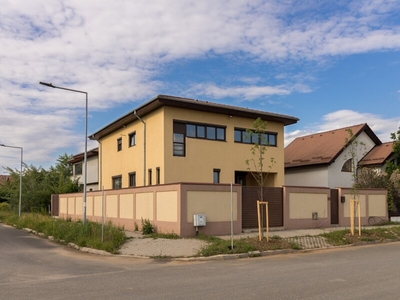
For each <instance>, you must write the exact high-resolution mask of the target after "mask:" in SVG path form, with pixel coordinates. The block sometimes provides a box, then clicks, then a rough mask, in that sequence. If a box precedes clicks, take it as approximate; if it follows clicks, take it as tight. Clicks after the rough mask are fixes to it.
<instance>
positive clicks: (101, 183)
mask: <svg viewBox="0 0 400 300" xmlns="http://www.w3.org/2000/svg"><path fill="white" fill-rule="evenodd" d="M97 142H98V143H99V144H100V147H99V150H100V151H99V152H100V153H99V154H100V155H99V164H98V168H99V186H98V188H99V190H103V177H102V176H103V172H102V170H103V169H102V166H103V163H102V162H103V159H102V157H103V145H102V144H101V142H100V140H98V141H97Z"/></svg>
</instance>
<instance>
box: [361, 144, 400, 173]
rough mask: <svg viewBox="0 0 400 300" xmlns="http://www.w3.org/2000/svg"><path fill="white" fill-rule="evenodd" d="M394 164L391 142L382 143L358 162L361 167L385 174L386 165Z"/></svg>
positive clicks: (394, 158)
mask: <svg viewBox="0 0 400 300" xmlns="http://www.w3.org/2000/svg"><path fill="white" fill-rule="evenodd" d="M388 162H391V163H393V164H396V157H395V154H394V152H393V142H387V143H383V144H382V145H378V146H376V147H374V148H373V149H372V150H371V151H369V152H368V153H367V154H366V155H365V156H364V157H363V159H361V160H360V162H359V165H360V166H361V167H366V168H372V169H375V170H377V171H380V172H385V170H386V166H387V163H388Z"/></svg>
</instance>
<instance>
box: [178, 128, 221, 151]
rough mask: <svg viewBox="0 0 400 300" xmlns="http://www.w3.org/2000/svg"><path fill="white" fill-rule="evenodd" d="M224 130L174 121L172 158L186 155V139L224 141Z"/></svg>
mask: <svg viewBox="0 0 400 300" xmlns="http://www.w3.org/2000/svg"><path fill="white" fill-rule="evenodd" d="M225 131H226V128H225V127H222V126H219V125H212V124H199V123H191V122H185V121H174V135H173V139H174V146H173V147H174V149H173V152H174V156H185V155H186V149H185V148H186V147H185V146H186V138H187V137H188V138H197V139H206V140H215V141H225Z"/></svg>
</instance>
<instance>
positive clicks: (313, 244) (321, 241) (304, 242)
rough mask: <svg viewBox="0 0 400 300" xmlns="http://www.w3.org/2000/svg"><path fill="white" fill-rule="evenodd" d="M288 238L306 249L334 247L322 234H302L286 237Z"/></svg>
mask: <svg viewBox="0 0 400 300" xmlns="http://www.w3.org/2000/svg"><path fill="white" fill-rule="evenodd" d="M286 240H287V241H288V242H293V243H296V244H298V245H299V246H300V247H301V248H302V249H304V250H306V249H318V248H329V247H332V246H331V245H329V244H328V243H327V242H326V239H325V238H324V237H322V236H300V237H291V238H286Z"/></svg>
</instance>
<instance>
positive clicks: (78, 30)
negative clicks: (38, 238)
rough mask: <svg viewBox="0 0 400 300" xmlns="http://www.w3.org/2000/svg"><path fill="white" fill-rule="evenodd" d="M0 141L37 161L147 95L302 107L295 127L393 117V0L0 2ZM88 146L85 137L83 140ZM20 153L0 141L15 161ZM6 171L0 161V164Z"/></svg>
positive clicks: (381, 122)
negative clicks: (86, 110)
mask: <svg viewBox="0 0 400 300" xmlns="http://www.w3.org/2000/svg"><path fill="white" fill-rule="evenodd" d="M0 7H1V9H0V41H1V47H0V112H1V117H0V144H5V145H11V146H17V147H22V148H23V161H24V163H26V164H27V165H34V166H36V167H43V168H48V167H49V166H51V165H54V164H55V163H56V161H57V158H58V157H59V156H60V155H63V154H65V153H66V154H69V155H70V154H77V153H81V152H83V151H84V141H85V131H84V129H85V95H84V94H80V93H74V92H69V91H64V90H59V89H52V88H48V87H46V86H43V85H40V84H39V82H40V81H43V82H50V83H53V84H54V85H56V86H61V87H66V88H71V89H76V90H81V91H85V92H87V93H88V103H89V115H88V134H89V135H90V134H91V133H94V132H96V131H97V130H99V129H101V128H102V127H104V126H105V125H107V124H109V123H110V122H112V121H114V120H115V119H117V118H119V117H120V116H122V115H124V114H126V113H127V112H129V111H131V110H133V109H135V108H136V107H138V106H140V105H141V104H143V103H144V102H147V101H149V100H150V99H152V98H154V97H155V96H156V95H158V94H166V95H173V96H180V97H188V98H193V99H199V100H205V101H211V102H216V103H223V104H228V105H234V106H240V107H247V108H251V109H258V110H264V111H268V112H273V113H279V114H285V115H289V116H294V117H297V118H299V122H298V123H297V124H294V125H290V126H286V127H285V144H286V145H287V144H288V143H290V141H292V140H293V139H294V138H296V137H299V136H303V135H307V134H311V133H315V132H320V131H327V130H332V129H337V128H341V127H345V126H351V125H356V124H361V123H367V124H368V125H369V126H370V127H371V128H372V130H373V131H374V132H375V133H376V135H377V136H378V137H379V138H380V140H381V141H382V142H387V141H390V140H391V139H390V133H391V132H395V131H397V130H398V128H399V125H400V1H397V0H386V1H384V0H375V1H367V0H365V1H364V0H356V1H349V0H337V1H329V0H326V1H324V0H317V1H308V0H304V1H300V0H299V1H292V0H276V1H274V0H270V1H259V0H254V1H242V0H204V1H191V0H173V1H164V0H135V1H125V0H113V1H105V0H85V1H82V0H52V1H48V0H0ZM95 147H97V143H96V142H94V141H89V142H88V149H92V148H95ZM19 165H20V150H19V149H14V148H6V147H0V166H2V167H5V166H8V167H11V168H16V169H19ZM4 173H6V171H5V169H4V168H2V169H1V172H0V174H4Z"/></svg>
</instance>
